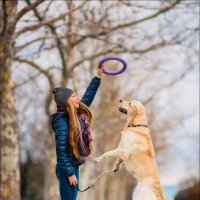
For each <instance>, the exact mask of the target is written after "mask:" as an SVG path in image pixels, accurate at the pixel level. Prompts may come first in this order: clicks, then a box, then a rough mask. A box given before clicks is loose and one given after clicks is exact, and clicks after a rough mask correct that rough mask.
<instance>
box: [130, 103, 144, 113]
mask: <svg viewBox="0 0 200 200" xmlns="http://www.w3.org/2000/svg"><path fill="white" fill-rule="evenodd" d="M129 105H130V106H131V108H132V109H133V111H134V112H136V113H135V114H137V113H141V112H143V111H144V106H143V105H142V103H140V102H139V101H136V100H133V101H130V102H129Z"/></svg>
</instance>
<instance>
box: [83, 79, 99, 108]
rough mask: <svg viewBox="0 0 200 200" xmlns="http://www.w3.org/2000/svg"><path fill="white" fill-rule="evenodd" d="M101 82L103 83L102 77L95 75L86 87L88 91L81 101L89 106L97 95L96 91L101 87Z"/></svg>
mask: <svg viewBox="0 0 200 200" xmlns="http://www.w3.org/2000/svg"><path fill="white" fill-rule="evenodd" d="M100 83H101V79H100V78H98V77H96V76H95V77H94V78H93V79H92V81H91V82H90V84H89V86H88V88H87V89H86V92H85V93H84V95H83V97H82V99H81V102H83V103H84V104H86V105H87V106H88V107H89V106H90V105H91V103H92V101H93V99H94V97H95V95H96V92H97V90H98V88H99V85H100Z"/></svg>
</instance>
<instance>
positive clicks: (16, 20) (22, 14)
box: [15, 0, 45, 23]
mask: <svg viewBox="0 0 200 200" xmlns="http://www.w3.org/2000/svg"><path fill="white" fill-rule="evenodd" d="M44 1H45V0H36V1H35V2H34V3H32V4H30V5H28V6H26V7H25V8H23V9H22V10H20V11H19V12H18V14H17V16H16V19H15V23H17V22H18V21H19V20H20V18H21V17H23V16H24V15H25V14H26V13H27V12H29V11H31V10H33V9H34V8H36V7H37V6H38V5H40V4H41V3H42V2H44Z"/></svg>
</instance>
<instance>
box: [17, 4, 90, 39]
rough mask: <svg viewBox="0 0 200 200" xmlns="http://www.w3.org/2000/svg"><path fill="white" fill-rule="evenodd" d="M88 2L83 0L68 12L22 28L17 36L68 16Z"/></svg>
mask: <svg viewBox="0 0 200 200" xmlns="http://www.w3.org/2000/svg"><path fill="white" fill-rule="evenodd" d="M86 3H87V2H86V1H85V2H83V3H82V4H81V5H79V6H77V7H76V8H73V9H72V10H69V11H68V12H65V13H63V14H61V15H59V16H57V17H55V18H52V19H47V20H44V21H41V22H39V23H38V24H34V25H31V26H28V27H24V28H23V29H21V30H20V31H18V32H16V33H15V38H17V37H18V36H19V35H21V34H22V33H25V32H27V31H33V30H37V29H38V28H40V27H42V26H44V25H50V24H52V23H54V22H56V21H58V20H60V19H63V18H64V17H66V16H67V15H69V14H70V13H72V12H75V11H76V10H79V9H80V8H81V7H83V6H84V5H85V4H86Z"/></svg>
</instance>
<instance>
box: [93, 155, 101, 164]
mask: <svg viewBox="0 0 200 200" xmlns="http://www.w3.org/2000/svg"><path fill="white" fill-rule="evenodd" d="M102 159H103V158H102V157H101V156H100V157H98V158H95V159H94V161H95V162H97V163H99V162H101V160H102Z"/></svg>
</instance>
